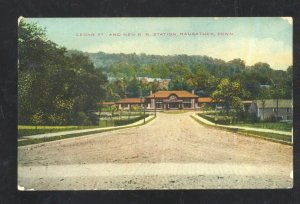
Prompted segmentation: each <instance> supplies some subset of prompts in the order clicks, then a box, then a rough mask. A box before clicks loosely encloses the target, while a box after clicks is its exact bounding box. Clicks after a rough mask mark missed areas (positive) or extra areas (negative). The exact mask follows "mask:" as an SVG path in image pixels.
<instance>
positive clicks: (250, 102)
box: [242, 101, 253, 112]
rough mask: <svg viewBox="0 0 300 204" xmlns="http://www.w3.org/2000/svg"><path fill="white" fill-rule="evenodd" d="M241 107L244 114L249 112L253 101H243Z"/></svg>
mask: <svg viewBox="0 0 300 204" xmlns="http://www.w3.org/2000/svg"><path fill="white" fill-rule="evenodd" d="M242 103H243V107H244V111H245V112H249V109H250V106H251V104H252V103H253V101H243V102H242Z"/></svg>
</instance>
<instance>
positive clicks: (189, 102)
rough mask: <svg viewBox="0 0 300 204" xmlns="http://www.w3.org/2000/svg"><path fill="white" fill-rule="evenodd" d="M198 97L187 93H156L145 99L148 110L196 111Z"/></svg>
mask: <svg viewBox="0 0 300 204" xmlns="http://www.w3.org/2000/svg"><path fill="white" fill-rule="evenodd" d="M198 98H199V96H197V95H195V94H194V93H193V92H192V93H191V92H188V91H158V92H155V93H150V95H149V96H147V97H146V98H145V102H146V103H147V108H149V109H154V108H156V109H161V110H172V109H196V107H197V105H196V104H197V100H198Z"/></svg>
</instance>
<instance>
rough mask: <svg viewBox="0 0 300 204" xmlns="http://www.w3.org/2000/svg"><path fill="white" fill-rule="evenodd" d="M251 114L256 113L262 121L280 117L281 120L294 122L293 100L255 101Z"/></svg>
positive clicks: (251, 106) (252, 104)
mask: <svg viewBox="0 0 300 204" xmlns="http://www.w3.org/2000/svg"><path fill="white" fill-rule="evenodd" d="M277 102H278V105H277ZM277 107H278V110H277ZM249 112H250V113H255V114H256V116H257V117H259V118H260V119H261V120H264V119H267V118H271V117H278V119H280V120H293V100H289V99H279V100H277V99H266V100H254V101H253V102H252V103H251V105H250V107H249Z"/></svg>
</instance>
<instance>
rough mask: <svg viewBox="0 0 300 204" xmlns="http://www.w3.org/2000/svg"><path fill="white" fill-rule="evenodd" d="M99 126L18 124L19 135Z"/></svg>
mask: <svg viewBox="0 0 300 204" xmlns="http://www.w3.org/2000/svg"><path fill="white" fill-rule="evenodd" d="M97 127H99V126H32V125H18V136H19V137H22V136H27V135H38V134H44V133H53V132H61V131H67V130H82V129H91V128H97Z"/></svg>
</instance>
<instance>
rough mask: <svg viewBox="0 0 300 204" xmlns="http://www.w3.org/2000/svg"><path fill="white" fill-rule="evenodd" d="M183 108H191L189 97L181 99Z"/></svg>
mask: <svg viewBox="0 0 300 204" xmlns="http://www.w3.org/2000/svg"><path fill="white" fill-rule="evenodd" d="M182 105H183V108H192V100H191V99H183V103H182Z"/></svg>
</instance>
